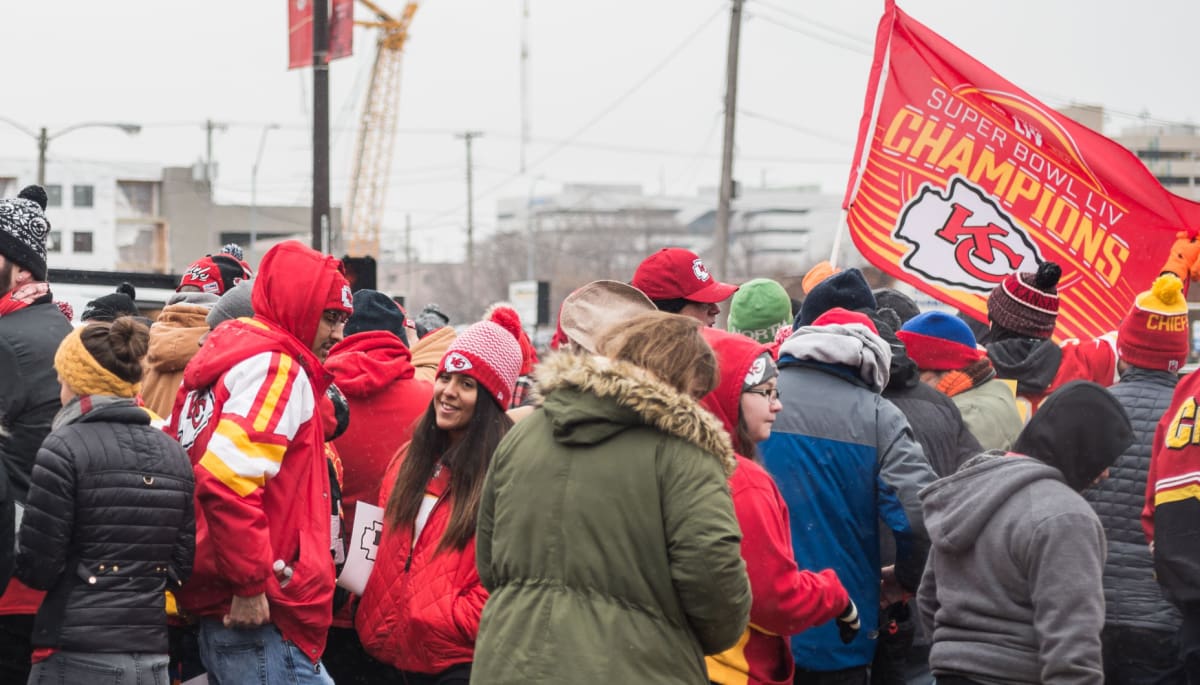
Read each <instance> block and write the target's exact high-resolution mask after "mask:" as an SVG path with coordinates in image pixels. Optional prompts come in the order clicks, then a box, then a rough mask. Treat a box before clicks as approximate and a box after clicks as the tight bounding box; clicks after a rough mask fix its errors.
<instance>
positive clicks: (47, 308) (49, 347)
mask: <svg viewBox="0 0 1200 685" xmlns="http://www.w3.org/2000/svg"><path fill="white" fill-rule="evenodd" d="M45 209H46V191H45V190H43V189H42V187H41V186H28V187H26V188H24V189H23V190H21V192H20V194H19V195H18V196H17V197H15V198H10V199H4V200H0V546H3V547H4V548H5V549H6V550H12V549H13V546H14V540H13V538H14V537H15V530H16V529H15V523H14V521H15V519H16V516H17V514H16V511H17V509H18V508H20V507H22V506H24V503H25V497H26V494H27V493H28V491H29V478H30V474H31V472H32V471H33V460H34V457H35V456H36V455H37V450H38V445H41V444H42V439H43V438H45V437H46V434H47V433H49V432H50V421H51V419H53V418H54V414H55V412H57V411H58V409H59V407H60V406H61V404H60V402H59V399H58V382H57V381H56V380H55V376H54V366H53V360H54V350H56V349H57V348H58V343H59V342H60V341H61V340H62V339H63V337H65V336H66V335H67V333H69V332H70V331H71V324H70V322H69V321H68V320H67V319H66V317H64V316H63V313H62V311H60V310H59V308H58V307H57V306H55V304H54V297H53V295H51V293H50V285H49V284H48V283H46V236H47V235H49V233H50V222H49V221H48V220H47V219H46V215H45V213H44V212H45ZM6 522H7V523H6ZM0 561H2V557H0ZM9 571H11V566H10V567H9V568H7V569H6V568H3V567H2V564H0V587H2V586H3V584H4V583H5V582H7V580H8V576H9V573H8V572H9ZM0 592H3V595H2V596H0V682H4V683H10V682H13V683H15V682H24V681H25V679H26V678H27V677H28V676H29V655H30V653H31V652H32V648H31V647H30V645H29V636H30V632H31V631H32V630H33V613H34V612H35V611H36V610H37V606H38V602H40V601H41V596H40V595H39V594H38V593H36V592H33V591H32V590H30V589H29V588H27V587H25V586H23V585H22V584H21V583H19V582H12V583H10V584H8V586H7V588H4V589H0Z"/></svg>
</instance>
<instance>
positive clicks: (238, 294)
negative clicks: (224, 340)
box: [204, 279, 254, 328]
mask: <svg viewBox="0 0 1200 685" xmlns="http://www.w3.org/2000/svg"><path fill="white" fill-rule="evenodd" d="M253 290H254V279H250V280H247V281H242V282H241V283H238V284H237V285H235V286H233V287H232V288H230V289H229V290H226V291H225V294H224V295H222V296H221V299H219V300H217V303H216V304H214V305H213V306H212V309H210V310H209V311H208V316H206V317H205V318H204V321H205V322H206V323H207V324H208V327H209V328H216V327H217V324H219V323H221V322H223V321H228V320H229V319H240V318H242V317H244V316H254V307H253V306H252V305H251V304H250V293H251V291H253Z"/></svg>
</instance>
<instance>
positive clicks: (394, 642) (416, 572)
mask: <svg viewBox="0 0 1200 685" xmlns="http://www.w3.org/2000/svg"><path fill="white" fill-rule="evenodd" d="M520 369H521V346H520V344H519V343H518V342H517V338H516V336H515V335H514V333H513V332H512V331H510V330H507V329H505V328H503V327H501V326H499V325H497V324H495V323H492V322H491V321H481V322H479V323H476V324H474V325H472V326H471V327H470V328H468V329H467V330H465V331H463V333H462V334H461V335H459V336H458V337H457V338H456V339H455V340H454V343H453V344H451V345H450V348H449V349H448V350H447V351H446V354H445V355H444V356H443V357H442V361H441V364H439V366H438V374H437V378H436V379H435V381H434V388H433V401H432V402H431V403H430V405H429V408H428V409H426V411H425V414H424V415H423V416H422V417H421V419H420V421H419V422H418V423H417V426H416V428H415V429H414V430H413V439H412V442H410V443H409V444H408V445H407V446H405V447H404V448H402V449H401V451H400V453H399V454H398V455H397V457H396V459H394V460H393V461H392V464H391V466H390V467H389V468H388V471H387V474H386V475H385V476H384V479H383V486H382V488H381V489H380V493H379V502H380V506H383V507H384V508H385V512H384V534H383V539H382V541H381V542H380V546H379V553H378V558H377V561H376V562H375V568H374V570H373V571H372V573H371V578H370V580H369V581H368V582H367V587H366V589H365V590H364V591H363V596H362V601H361V602H360V603H359V608H358V615H357V617H356V619H355V627H356V628H357V629H358V635H359V638H360V639H361V640H362V645H363V647H364V648H365V649H366V651H367V652H368V653H369V654H370V655H371V656H373V657H375V658H376V659H378V660H380V661H382V662H384V663H387V664H391V665H392V666H393V667H394V668H396V669H397V670H398V671H399V674H398V675H399V678H398V680H399V681H402V682H411V683H437V684H439V685H450V684H452V683H453V684H458V683H461V684H462V685H465V684H466V683H467V682H468V681H469V679H470V675H471V663H472V661H473V660H474V650H475V635H476V633H477V632H478V630H479V617H480V614H481V613H482V612H483V605H484V602H486V601H487V596H488V595H487V591H486V590H485V589H484V588H483V585H482V584H480V582H479V574H478V572H477V571H476V569H475V520H476V517H477V516H478V511H479V500H480V492H481V491H482V488H483V480H484V475H485V474H486V473H487V470H488V465H489V463H490V462H491V457H492V452H493V451H494V450H495V449H496V446H497V445H498V444H499V443H500V439H501V438H503V437H504V435H505V433H507V432H508V429H509V428H511V427H512V420H511V419H509V418H508V417H507V416H506V415H505V413H504V410H505V409H506V408H507V407H508V403H509V401H510V399H511V397H512V393H513V386H514V385H515V383H516V380H517V374H518V373H519V371H520Z"/></svg>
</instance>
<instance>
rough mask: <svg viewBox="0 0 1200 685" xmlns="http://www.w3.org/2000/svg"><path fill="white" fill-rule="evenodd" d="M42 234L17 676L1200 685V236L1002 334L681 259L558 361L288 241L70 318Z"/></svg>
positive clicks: (10, 268)
mask: <svg viewBox="0 0 1200 685" xmlns="http://www.w3.org/2000/svg"><path fill="white" fill-rule="evenodd" d="M45 207H46V196H45V193H44V191H42V190H41V189H40V188H39V187H37V186H31V187H29V188H26V189H25V190H23V191H22V192H21V193H20V195H19V196H18V197H17V198H10V199H3V200H0V682H3V683H21V682H28V683H51V682H53V683H99V682H107V683H120V684H126V683H127V684H130V685H135V684H136V685H142V684H145V683H154V684H156V685H161V684H165V683H168V682H173V683H189V684H190V683H199V682H208V683H213V684H214V685H225V684H240V683H263V684H264V685H265V684H269V683H283V682H287V683H321V684H328V683H333V682H337V683H401V684H405V685H458V684H465V683H477V684H488V685H490V684H497V685H500V684H513V685H516V684H518V683H520V684H526V683H681V684H682V683H690V684H700V683H720V684H723V685H740V684H743V683H749V684H762V685H779V684H783V683H797V684H810V683H811V684H818V685H841V684H848V685H853V684H859V683H863V684H865V683H880V684H886V685H891V684H894V683H909V684H914V685H915V684H917V683H921V684H925V683H931V682H933V681H934V679H936V682H937V683H939V684H944V683H949V684H951V685H961V684H970V683H980V684H985V683H1079V684H1083V683H1102V682H1105V681H1107V682H1110V683H1118V684H1124V683H1128V684H1130V685H1140V684H1142V683H1164V684H1170V683H1180V684H1183V683H1188V684H1190V685H1197V684H1200V423H1198V421H1197V413H1198V409H1197V402H1198V400H1197V397H1198V396H1200V381H1198V380H1196V377H1195V374H1190V375H1186V376H1181V375H1180V374H1181V371H1182V368H1183V365H1184V362H1185V361H1186V360H1187V356H1188V353H1189V350H1190V347H1191V344H1190V340H1189V333H1188V331H1189V326H1188V318H1187V316H1188V314H1187V304H1186V301H1185V297H1184V293H1185V291H1186V288H1187V285H1188V283H1189V282H1190V281H1192V280H1193V279H1195V278H1196V276H1198V275H1200V263H1198V257H1200V241H1196V240H1194V239H1191V238H1188V237H1180V238H1178V239H1177V240H1176V241H1175V242H1174V243H1172V244H1170V245H1169V246H1168V245H1164V252H1167V259H1166V263H1165V264H1164V266H1163V269H1162V274H1161V275H1160V276H1159V277H1158V278H1157V279H1156V280H1155V281H1154V282H1153V283H1149V284H1146V287H1147V289H1146V290H1145V291H1144V292H1143V293H1141V294H1140V295H1139V296H1138V297H1137V298H1136V300H1135V302H1134V304H1133V306H1132V308H1131V309H1130V311H1129V313H1128V315H1127V316H1126V317H1125V319H1124V320H1123V321H1122V322H1121V323H1120V326H1119V328H1118V330H1116V331H1113V332H1112V333H1111V334H1109V335H1106V336H1102V337H1100V338H1096V339H1094V340H1086V341H1068V342H1067V343H1065V344H1061V345H1060V344H1058V343H1057V342H1055V341H1054V331H1055V323H1056V315H1057V310H1058V292H1057V284H1058V281H1059V279H1060V277H1061V269H1060V268H1059V267H1058V265H1057V264H1054V263H1052V262H1047V263H1044V264H1041V265H1039V266H1038V267H1037V269H1036V270H1035V271H1030V272H1019V273H1013V274H1010V275H1008V276H1006V277H1005V278H1004V279H1003V280H1002V282H1000V283H999V284H998V285H997V286H996V288H995V290H994V291H993V292H992V293H991V296H990V297H989V299H988V310H987V311H988V321H987V322H986V324H984V323H981V322H977V321H974V320H972V319H970V318H969V317H966V316H965V315H961V314H959V315H956V314H954V313H948V312H946V311H940V310H935V311H927V312H921V311H920V309H919V307H918V306H917V305H916V303H915V302H913V300H912V299H910V298H908V297H907V296H905V295H904V294H903V293H901V292H899V291H897V290H895V289H890V288H883V289H874V290H873V289H872V288H871V287H870V286H869V285H868V283H867V281H866V279H865V278H864V276H863V274H862V273H861V272H859V271H858V270H856V269H845V270H839V269H837V268H835V267H834V266H832V265H830V264H828V263H822V264H819V265H818V266H817V267H815V268H814V269H813V270H812V271H810V272H809V273H808V274H807V276H806V277H805V278H804V280H803V283H802V289H803V293H802V295H803V298H802V299H793V298H792V297H791V296H790V295H789V293H788V291H787V290H786V289H785V288H784V287H783V286H782V285H780V284H779V283H777V282H775V281H773V280H770V279H766V278H756V279H753V280H751V281H748V282H746V283H744V284H742V285H740V286H738V285H734V284H727V283H723V282H721V281H719V280H718V279H716V278H715V277H714V276H713V275H711V274H710V273H709V272H708V271H707V269H706V267H705V265H704V262H703V260H702V259H701V258H700V257H698V256H697V255H696V254H694V253H692V252H690V251H688V250H686V249H682V248H663V249H661V250H659V251H657V252H655V253H653V254H651V255H649V256H647V258H646V259H645V260H644V261H643V262H642V263H641V265H640V266H639V267H638V269H637V270H636V272H635V273H633V274H632V275H626V274H622V275H616V274H614V276H615V277H617V278H620V279H622V280H600V281H595V282H592V283H589V284H587V285H585V286H583V287H581V288H579V289H578V290H576V291H574V292H572V293H570V294H569V295H568V296H567V297H565V298H564V299H563V302H562V305H561V308H560V311H559V315H558V326H557V330H556V332H555V335H554V338H553V340H552V342H551V344H550V349H548V350H538V349H537V348H536V346H535V345H534V344H533V341H532V340H531V339H530V337H529V335H528V333H527V331H526V330H525V329H524V327H523V326H522V322H521V321H520V318H519V316H518V315H517V313H516V312H515V311H514V310H513V309H512V308H511V307H510V306H507V305H504V304H502V303H501V304H497V305H495V306H493V307H491V308H489V309H488V311H487V312H486V313H485V315H484V317H483V318H482V319H481V320H479V321H475V322H463V323H462V324H461V325H458V326H452V325H451V317H450V316H448V315H447V314H446V313H444V312H443V311H442V310H441V309H439V308H438V307H437V306H436V305H429V306H427V307H425V309H423V310H422V311H421V312H420V313H418V314H417V315H415V316H410V315H409V314H408V313H407V312H406V311H405V310H404V309H403V308H402V307H401V306H400V305H399V304H397V302H396V301H395V300H394V299H392V298H391V297H389V296H388V295H386V294H384V293H381V292H377V291H373V290H360V291H357V292H351V288H350V285H349V284H348V282H347V280H346V278H345V275H344V271H343V268H342V265H341V263H340V262H339V260H337V259H335V258H333V257H330V256H327V255H323V254H321V253H319V252H316V251H314V250H312V249H310V248H308V247H306V246H304V245H302V244H300V243H298V242H294V241H290V242H283V243H281V244H279V245H277V246H275V247H273V248H272V249H271V250H269V251H268V252H267V253H266V254H265V256H264V257H263V259H262V261H261V262H260V263H259V264H258V265H257V267H256V268H252V266H251V265H250V264H248V263H246V261H245V260H244V257H243V255H242V253H241V250H240V249H239V248H238V247H237V246H236V245H229V246H226V247H225V248H224V249H222V250H221V251H220V252H219V253H216V254H212V255H206V256H204V257H202V258H201V259H199V260H197V261H196V262H195V263H194V264H193V265H192V266H191V268H189V269H188V270H187V272H186V273H185V274H184V275H183V277H182V279H181V281H180V283H179V286H178V289H177V292H176V293H175V295H174V296H172V297H171V299H170V301H169V302H167V304H166V306H165V307H164V308H163V309H162V311H161V313H159V314H158V316H157V317H155V319H154V320H153V321H151V320H149V319H147V318H145V317H143V316H142V313H141V312H140V311H139V308H138V305H137V300H136V292H135V291H133V289H132V288H128V287H122V288H120V289H119V290H118V291H117V292H114V293H113V294H111V295H106V296H104V297H102V298H98V299H97V300H95V301H93V302H91V303H89V304H88V306H87V309H86V310H85V312H83V314H82V316H81V317H80V318H81V322H80V323H79V325H74V324H73V322H72V321H71V318H72V316H73V313H72V312H70V310H69V308H64V307H62V306H56V305H57V303H56V302H55V301H54V297H53V292H52V290H51V285H50V284H48V283H47V272H46V238H47V235H48V233H49V230H50V223H49V220H48V219H47V218H46V216H45V212H44V210H45ZM1168 248H1169V249H1168ZM629 276H631V278H628V281H626V280H624V279H625V278H627V277H629ZM725 303H728V304H727V307H728V311H727V312H726V313H727V318H728V326H727V328H728V330H718V329H717V328H716V327H715V324H716V322H717V320H718V318H719V317H720V315H721V313H722V305H723V304H725ZM360 503H362V504H363V505H375V506H377V507H379V511H380V512H381V513H380V514H379V516H380V520H381V523H382V529H381V530H377V531H376V532H377V533H378V539H377V546H375V547H374V548H373V549H374V552H373V555H372V557H373V561H374V565H373V568H372V569H371V572H370V575H369V577H368V579H367V580H366V582H365V585H364V586H363V587H362V588H361V589H360V590H359V592H358V593H357V594H355V593H354V592H351V591H350V590H349V589H347V587H344V586H345V585H348V583H343V582H341V581H339V574H340V573H341V572H342V570H343V569H342V565H343V564H344V563H345V561H346V558H347V556H348V555H350V554H351V553H352V552H353V549H352V548H353V547H355V546H356V545H359V544H360V541H356V540H352V539H351V537H352V536H351V535H350V532H351V531H353V530H355V523H356V522H355V517H356V515H359V514H358V512H359V511H360V507H359V504H360ZM362 510H364V511H366V510H367V509H366V508H365V507H364V508H363V509H362ZM360 523H361V521H360Z"/></svg>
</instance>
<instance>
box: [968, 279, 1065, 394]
mask: <svg viewBox="0 0 1200 685" xmlns="http://www.w3.org/2000/svg"><path fill="white" fill-rule="evenodd" d="M1061 276H1062V267H1060V266H1059V265H1058V264H1055V263H1054V262H1043V263H1041V264H1040V265H1038V268H1037V271H1036V272H1033V273H1014V274H1009V275H1008V276H1007V277H1006V278H1005V279H1004V281H1003V282H1001V283H1000V285H998V286H996V287H995V288H993V289H992V292H991V294H990V295H989V296H988V303H987V311H988V323H989V324H990V326H989V329H988V332H987V334H986V335H984V337H983V338H982V339H981V340H980V341H979V342H980V344H982V345H983V348H984V349H986V350H987V353H988V358H989V359H991V360H992V366H993V367H994V368H995V369H996V377H997V378H1003V379H1007V380H1013V381H1016V382H1017V400H1018V402H1020V401H1021V400H1025V401H1026V402H1028V403H1029V413H1032V412H1033V411H1036V410H1037V408H1038V405H1039V404H1040V403H1041V401H1042V400H1043V399H1045V397H1046V394H1047V393H1048V392H1049V391H1050V386H1051V385H1052V384H1053V383H1054V378H1055V376H1057V375H1058V367H1059V366H1060V365H1061V364H1062V359H1063V353H1062V349H1061V348H1060V347H1059V346H1058V345H1057V344H1055V342H1054V341H1053V340H1051V339H1050V338H1051V336H1053V335H1054V326H1055V324H1057V323H1058V279H1059V278H1060V277H1061Z"/></svg>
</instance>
